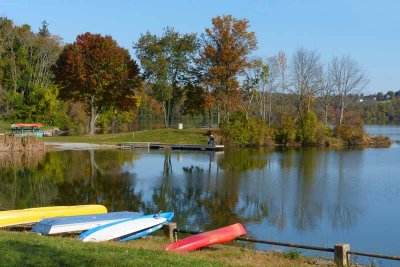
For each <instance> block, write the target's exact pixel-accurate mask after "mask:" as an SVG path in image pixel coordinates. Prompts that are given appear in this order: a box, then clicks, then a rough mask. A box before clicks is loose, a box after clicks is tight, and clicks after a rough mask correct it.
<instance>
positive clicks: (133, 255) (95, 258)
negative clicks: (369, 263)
mask: <svg viewBox="0 0 400 267" xmlns="http://www.w3.org/2000/svg"><path fill="white" fill-rule="evenodd" d="M167 243H168V241H167V240H165V239H163V238H157V237H154V238H151V239H142V240H136V241H131V242H126V243H113V242H110V243H101V244H99V243H98V244H93V243H82V242H80V241H77V240H74V239H71V238H61V237H45V236H39V235H34V234H28V233H16V232H5V231H0V254H1V261H0V266H310V265H313V264H321V263H322V264H324V262H323V261H320V260H316V259H308V258H299V259H290V258H289V257H288V256H287V255H284V254H279V253H265V252H260V251H255V250H249V249H241V248H224V249H204V250H201V251H198V252H194V253H190V254H182V255H179V254H173V253H166V252H164V251H162V247H163V246H164V245H165V244H167ZM325 263H326V262H325Z"/></svg>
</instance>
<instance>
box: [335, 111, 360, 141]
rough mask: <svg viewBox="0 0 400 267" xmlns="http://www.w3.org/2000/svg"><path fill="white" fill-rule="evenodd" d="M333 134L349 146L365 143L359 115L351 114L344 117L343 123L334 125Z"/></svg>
mask: <svg viewBox="0 0 400 267" xmlns="http://www.w3.org/2000/svg"><path fill="white" fill-rule="evenodd" d="M334 134H335V136H336V137H337V138H339V139H341V140H343V141H344V142H345V143H346V144H347V145H349V146H363V145H367V144H366V142H365V140H364V137H365V136H366V135H365V132H364V125H363V121H362V119H361V117H360V116H358V115H357V114H352V115H350V116H348V117H347V118H345V120H344V123H342V124H339V125H337V126H336V127H335V130H334Z"/></svg>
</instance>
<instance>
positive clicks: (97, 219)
mask: <svg viewBox="0 0 400 267" xmlns="http://www.w3.org/2000/svg"><path fill="white" fill-rule="evenodd" d="M139 216H143V214H142V213H139V212H129V211H122V212H109V213H104V214H91V215H83V216H67V217H56V218H49V219H44V220H41V221H40V222H38V223H37V224H36V225H35V226H34V227H33V228H32V230H31V232H35V233H41V234H44V235H54V234H63V233H78V232H83V231H86V230H89V229H92V228H95V227H97V226H101V225H105V224H110V223H113V222H117V221H122V220H127V219H133V218H136V217H139Z"/></svg>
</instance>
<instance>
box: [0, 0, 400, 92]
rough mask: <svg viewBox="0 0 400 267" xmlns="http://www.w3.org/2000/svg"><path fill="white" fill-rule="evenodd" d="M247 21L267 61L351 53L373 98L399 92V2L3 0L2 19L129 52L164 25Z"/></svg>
mask: <svg viewBox="0 0 400 267" xmlns="http://www.w3.org/2000/svg"><path fill="white" fill-rule="evenodd" d="M224 14H231V15H233V16H235V17H238V18H247V19H248V20H250V23H251V30H253V31H255V32H256V35H257V39H258V43H259V45H258V46H259V50H258V51H257V52H256V53H255V54H256V55H257V56H260V57H267V56H271V55H274V54H276V53H277V52H278V51H280V50H283V51H285V52H286V53H287V54H288V55H289V56H290V55H291V54H292V52H293V51H294V50H295V49H296V48H298V47H305V48H309V49H316V50H317V51H318V52H319V53H320V54H321V57H322V59H323V60H324V62H327V61H329V60H330V59H331V58H332V57H333V56H334V55H339V56H340V55H343V54H349V55H351V56H352V57H353V58H355V59H356V60H357V61H358V62H359V63H360V64H361V65H362V66H363V67H364V69H365V70H366V72H367V74H368V77H369V79H370V84H369V86H368V88H367V90H366V92H367V93H369V92H377V91H385V92H386V91H387V90H400V1H399V0H380V1H378V0H374V1H373V0H335V1H334V0H331V1H328V0H291V1H289V0H247V1H244V0H242V1H238V0H197V1H196V0H181V1H174V0H164V1H163V0H141V1H138V0H113V1H110V0H109V1H106V0H0V16H7V17H8V18H10V19H12V20H13V21H14V22H15V23H16V24H23V23H27V24H30V25H31V26H32V28H33V29H34V30H37V29H38V28H39V26H40V23H41V21H43V20H46V21H47V22H48V23H49V24H50V25H49V28H50V31H51V32H52V33H54V34H57V35H59V36H61V37H62V38H63V39H64V42H72V41H74V39H75V37H76V35H78V34H80V33H84V32H87V31H89V32H93V33H101V34H109V35H111V36H113V38H114V39H116V40H117V42H118V43H119V44H120V45H122V46H124V47H126V48H128V49H130V51H131V52H132V48H131V47H132V43H133V42H135V41H137V39H138V37H139V36H140V34H141V33H143V32H145V31H147V30H149V31H150V32H152V33H160V32H161V31H162V29H163V28H164V27H165V26H172V27H174V28H175V29H176V30H178V31H180V32H183V33H186V32H195V33H202V32H203V31H204V28H206V27H209V26H210V24H211V18H212V17H215V16H218V15H224Z"/></svg>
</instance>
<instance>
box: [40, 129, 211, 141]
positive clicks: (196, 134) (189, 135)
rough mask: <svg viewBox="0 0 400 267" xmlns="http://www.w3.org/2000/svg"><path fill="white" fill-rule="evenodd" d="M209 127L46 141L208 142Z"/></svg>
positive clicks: (64, 137) (67, 137) (65, 137)
mask: <svg viewBox="0 0 400 267" xmlns="http://www.w3.org/2000/svg"><path fill="white" fill-rule="evenodd" d="M208 138H209V136H208V129H184V130H177V129H160V130H147V131H139V132H134V133H119V134H96V135H82V136H55V137H46V138H44V139H43V140H44V141H46V142H76V143H109V142H160V143H174V144H207V141H208Z"/></svg>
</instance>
